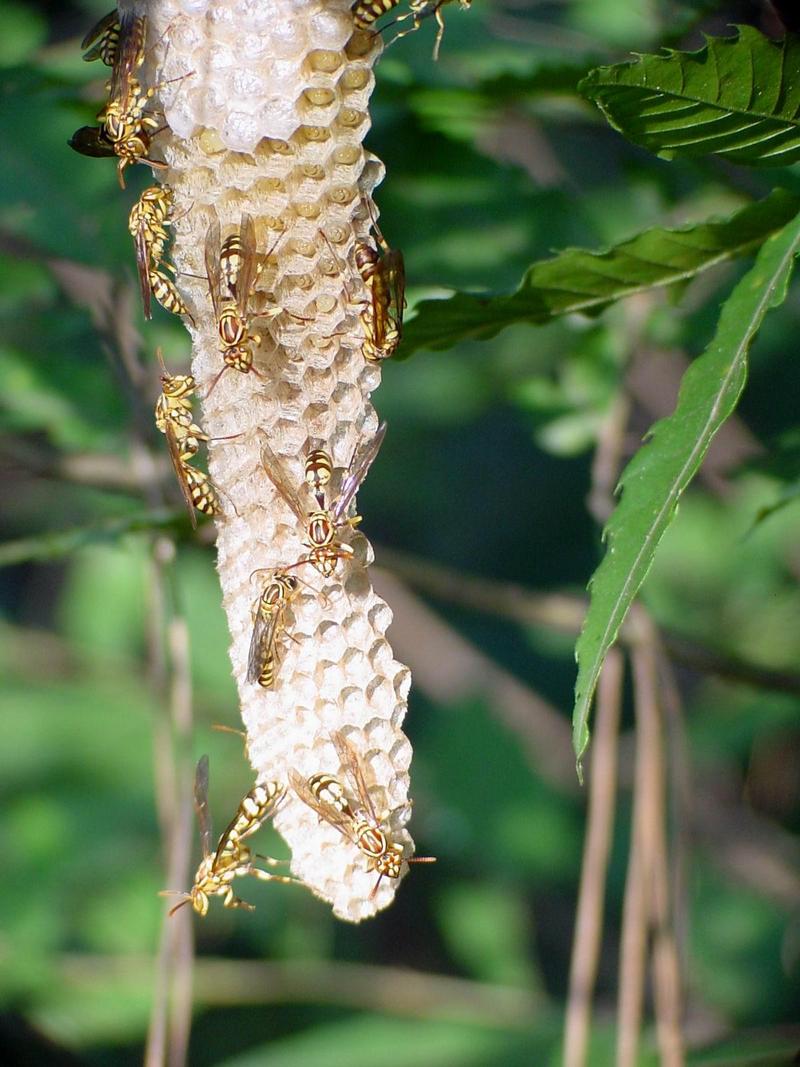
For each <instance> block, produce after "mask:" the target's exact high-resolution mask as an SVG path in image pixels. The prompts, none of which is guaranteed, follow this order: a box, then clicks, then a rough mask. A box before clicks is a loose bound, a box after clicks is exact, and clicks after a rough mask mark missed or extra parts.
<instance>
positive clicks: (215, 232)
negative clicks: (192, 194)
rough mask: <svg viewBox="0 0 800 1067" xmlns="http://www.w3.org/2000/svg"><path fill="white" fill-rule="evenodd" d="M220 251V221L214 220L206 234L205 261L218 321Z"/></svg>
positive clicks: (215, 316)
mask: <svg viewBox="0 0 800 1067" xmlns="http://www.w3.org/2000/svg"><path fill="white" fill-rule="evenodd" d="M219 251H220V230H219V219H214V221H213V222H212V223H211V225H210V226H209V227H208V233H207V234H206V249H205V259H206V277H207V278H208V289H209V292H210V293H211V303H212V305H213V307H214V318H215V319H217V320H219V314H220V308H221V306H222V299H221V297H220V286H221V284H222V274H221V271H220V266H219Z"/></svg>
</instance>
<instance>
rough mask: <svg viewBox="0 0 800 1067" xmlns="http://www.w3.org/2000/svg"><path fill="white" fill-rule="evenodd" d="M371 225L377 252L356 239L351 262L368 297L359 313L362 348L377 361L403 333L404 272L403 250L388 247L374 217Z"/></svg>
mask: <svg viewBox="0 0 800 1067" xmlns="http://www.w3.org/2000/svg"><path fill="white" fill-rule="evenodd" d="M372 228H373V230H374V231H375V236H376V237H377V239H378V244H379V246H380V249H381V252H380V253H379V252H378V251H377V250H376V249H375V248H373V246H372V245H371V244H369V243H368V242H366V241H358V242H357V243H356V246H355V262H356V268H357V270H358V273H359V274H360V275H361V278H362V280H363V282H364V285H365V286H366V288H367V293H368V297H369V299H368V301H367V306H366V308H365V309H364V310H363V311H362V312H361V316H360V318H361V324H362V326H363V327H364V334H365V338H364V344H363V347H362V351H363V353H364V358H365V359H366V360H368V361H369V362H370V363H379V362H380V361H381V360H384V359H388V358H389V357H390V356H392V355H394V353H395V351H396V349H397V346H398V345H399V344H400V339H401V337H402V336H403V309H404V308H405V306H406V299H405V292H406V272H405V264H404V262H403V253H402V252H400V251H399V250H397V249H394V248H390V247H389V245H388V244H387V243H386V240H385V238H384V236H383V234H382V233H381V231H380V229H379V228H378V224H377V222H375V220H374V219H373V220H372Z"/></svg>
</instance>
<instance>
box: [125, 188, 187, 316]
mask: <svg viewBox="0 0 800 1067" xmlns="http://www.w3.org/2000/svg"><path fill="white" fill-rule="evenodd" d="M171 208H172V190H171V189H170V187H169V186H168V185H152V186H150V188H149V189H145V191H144V192H143V193H142V195H141V196H140V197H139V199H138V200H137V201H136V203H135V204H134V205H133V207H132V208H131V213H130V215H129V216H128V230H129V231H130V234H131V236H132V237H133V241H134V246H135V248H136V270H137V273H138V275H139V289H140V291H141V294H142V305H143V307H144V316H145V318H146V319H150V318H152V312H151V310H150V295H151V293H152V295H153V296H154V297H155V298H156V300H157V301H158V302H159V304H161V305H162V307H165V308H166V309H167V311H171V312H172V313H173V314H175V315H186V316H187V317H188V318H189V320H190V321H191V322H194V320H193V319H192V316H191V315H190V313H189V309H188V308H187V307H186V304H185V303H184V300H183V298H182V296H181V295H180V293H179V292H178V290H177V288H176V286H175V283H174V282H173V281H172V279H171V278H169V277H168V276H167V275H166V274H164V272H163V271H160V270H159V269H158V268H159V266H160V265H161V263H162V261H163V259H164V253H165V251H166V245H167V240H168V236H167V231H166V227H167V226H168V225H169V213H170V210H171ZM164 266H166V267H167V268H169V270H171V271H173V272H174V271H175V268H174V267H173V266H172V264H171V263H165V264H164Z"/></svg>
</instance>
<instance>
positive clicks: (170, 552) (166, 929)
mask: <svg viewBox="0 0 800 1067" xmlns="http://www.w3.org/2000/svg"><path fill="white" fill-rule="evenodd" d="M49 266H50V269H51V270H52V271H53V274H54V275H55V276H56V277H57V278H58V279H59V281H60V282H61V285H62V286H63V288H64V289H65V291H66V292H67V293H68V295H69V296H70V297H71V298H72V299H73V300H74V301H75V302H76V303H78V304H81V305H83V306H85V307H86V308H88V309H89V312H90V314H91V316H92V321H93V323H94V325H95V328H96V330H97V331H98V333H99V335H100V337H101V339H102V342H103V347H104V349H105V351H106V354H107V356H108V358H109V361H110V363H111V365H112V367H113V369H114V370H115V371H116V373H117V375H118V377H119V378H120V379H121V383H122V386H123V390H124V392H125V393H126V395H127V397H128V399H129V402H130V407H131V410H132V411H133V414H134V432H133V445H132V452H133V464H132V466H133V469H134V470H135V471H136V473H137V474H138V475H139V478H140V483H139V485H140V490H141V492H142V493H143V495H144V498H145V500H147V501H148V503H149V505H150V507H151V509H160V508H161V507H163V494H162V492H161V489H160V486H159V482H158V480H157V479H156V478H155V477H154V469H155V464H156V461H155V457H154V456H153V453H152V451H151V449H150V448H149V446H148V442H149V441H151V440H152V422H151V403H152V400H151V398H150V397H149V396H148V392H147V390H148V386H149V383H150V380H151V379H152V376H153V375H152V371H149V370H148V369H147V368H146V367H145V365H144V364H143V363H142V362H141V360H140V359H139V351H140V340H139V335H138V332H137V331H136V329H135V327H134V325H133V315H132V306H133V299H134V297H133V293H132V290H131V287H130V286H129V285H123V286H116V285H115V284H114V282H113V279H112V278H111V276H110V275H108V274H106V273H105V272H103V271H97V270H95V269H93V268H89V267H83V266H81V265H80V264H76V263H72V262H70V261H50V263H49ZM155 513H156V514H158V513H159V511H158V510H156V512H155ZM152 514H153V512H152V511H151V515H152ZM168 514H170V513H168ZM139 518H140V519H141V516H140V517H139ZM171 520H173V521H174V516H171ZM155 525H156V524H154V523H152V522H149V523H148V524H147V526H149V527H150V528H151V529H152V528H154V526H155ZM140 528H141V523H140ZM62 538H63V535H62ZM72 538H73V541H74V539H75V534H74V533H73V535H72ZM68 539H69V535H68V537H67V540H68ZM6 549H8V546H6ZM51 549H52V546H51ZM174 557H175V544H174V542H173V541H172V540H171V539H170V538H168V537H163V536H162V537H157V538H156V539H155V540H154V542H153V553H152V565H151V570H150V583H149V588H150V601H151V609H152V610H151V615H150V624H149V626H148V648H149V660H150V676H151V681H152V683H153V685H154V686H155V687H156V688H157V690H158V691H159V692H160V693H161V695H162V697H164V698H166V699H165V701H164V700H162V706H163V705H164V703H166V705H167V715H166V716H161V717H159V721H158V722H157V724H156V728H155V732H154V742H155V746H154V747H155V751H154V761H155V781H156V790H157V794H156V804H157V808H158V811H159V818H160V821H161V830H162V840H163V841H164V844H165V848H166V853H167V864H166V867H167V878H168V881H169V882H170V884H172V885H185V884H186V882H187V880H188V875H189V848H190V846H189V840H190V829H191V805H190V802H189V799H188V798H189V796H190V792H191V766H190V758H189V754H190V743H191V729H192V693H191V672H190V664H189V631H188V626H187V624H186V618H185V616H184V615H183V613H182V612H181V611H180V610H179V608H178V606H177V601H178V595H177V590H176V587H175V575H174V569H173V561H174ZM0 559H2V553H0ZM165 642H166V646H167V648H168V650H169V657H168V659H166V658H165V656H164V644H165ZM192 958H193V947H192V929H191V924H190V921H189V916H188V915H186V914H185V912H181V913H180V916H179V917H178V918H177V919H176V921H174V922H171V921H170V917H169V916H168V914H166V913H165V915H164V925H163V927H162V932H161V940H160V946H159V953H158V959H157V962H156V975H155V981H154V989H153V1006H152V1011H151V1017H150V1026H149V1028H148V1036H147V1044H146V1048H145V1058H144V1063H145V1067H164V1065H165V1064H168V1065H169V1067H182V1065H183V1064H184V1063H185V1062H186V1054H187V1049H188V1041H189V1028H190V1023H191V991H190V990H191V969H192Z"/></svg>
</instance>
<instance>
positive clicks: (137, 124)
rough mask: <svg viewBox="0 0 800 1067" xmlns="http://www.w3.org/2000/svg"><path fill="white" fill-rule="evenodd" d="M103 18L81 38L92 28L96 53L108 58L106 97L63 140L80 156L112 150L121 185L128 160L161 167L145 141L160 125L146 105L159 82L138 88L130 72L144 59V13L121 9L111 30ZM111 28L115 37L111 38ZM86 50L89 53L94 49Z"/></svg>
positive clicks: (97, 154) (134, 71)
mask: <svg viewBox="0 0 800 1067" xmlns="http://www.w3.org/2000/svg"><path fill="white" fill-rule="evenodd" d="M107 18H109V16H106V19H107ZM105 21H106V20H105V19H101V20H100V22H99V23H98V24H97V26H95V27H94V28H93V29H92V30H90V31H89V35H88V37H87V38H85V42H86V43H91V41H92V40H93V39H94V34H95V33H96V32H97V34H98V36H99V40H98V43H97V45H96V46H95V47H96V48H97V49H98V52H97V54H98V55H99V56H103V55H105V56H106V57H107V58H110V59H111V80H110V82H109V85H108V102H107V103H106V105H105V107H104V108H103V109H102V110H101V111H100V112H99V113H98V115H97V118H98V121H99V123H100V125H99V126H82V127H81V128H80V129H79V130H77V131H76V132H75V134H74V135H73V136H72V138H71V139H70V141H69V144H70V147H71V148H74V149H75V151H76V152H80V153H82V154H83V155H86V156H117V157H118V160H119V162H118V163H117V176H118V178H119V183H120V185H121V186H122V188H123V189H124V188H125V178H124V170H125V168H126V167H127V166H128V165H129V164H131V163H147V164H149V165H150V166H151V167H157V168H161V169H165V168H166V164H165V163H161V162H160V161H158V160H154V159H150V158H149V152H150V142H151V139H152V137H153V135H154V134H155V133H157V132H158V131H159V130H160V129H161V122H160V120H159V119H157V118H156V116H155V115H154V114H152V113H150V112H148V111H147V110H146V108H147V105H148V103H149V101H150V100H151V99H152V97H153V96H154V95H155V94H156V92H157V90H158V89H159V88H160V86H158V85H156V86H152V87H151V88H149V89H143V88H142V86H141V84H140V82H139V80H138V78H137V77H136V71H137V70H138V69H139V67H141V65H142V63H143V62H144V44H145V38H146V36H147V17H146V16H145V15H134V14H132V13H129V12H125V13H122V14H120V15H119V21H118V30H116V31H115V30H114V29H113V26H106V27H105V28H102V29H101V26H103V24H104V23H105ZM115 33H116V41H114V40H113V38H114V34H115ZM89 54H91V56H92V58H94V49H91V50H90V53H87V55H89ZM163 84H166V83H163Z"/></svg>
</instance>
